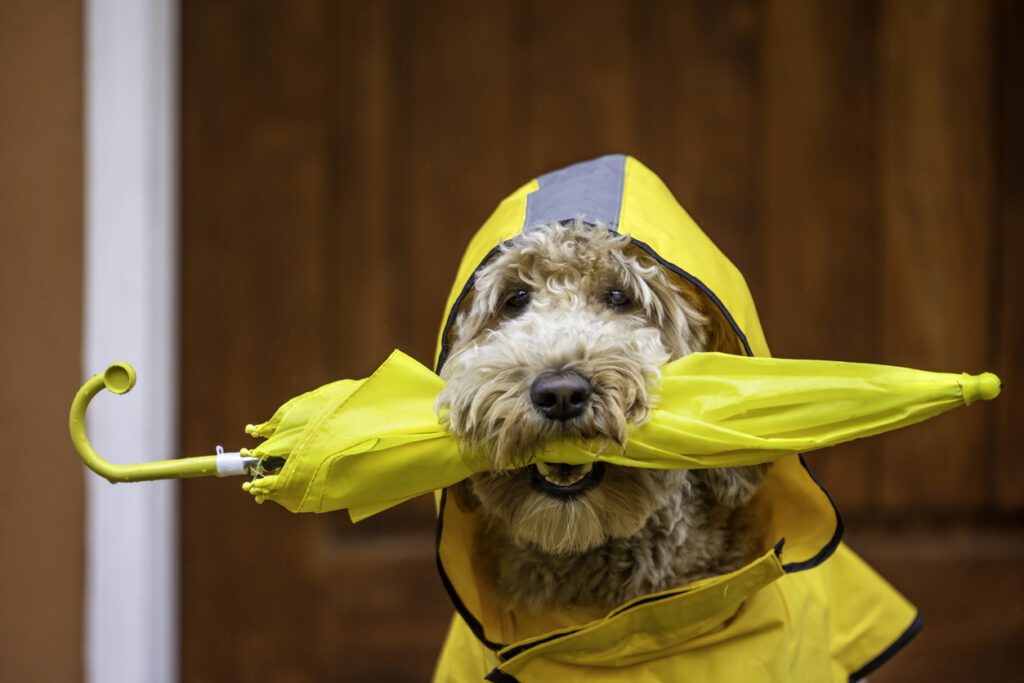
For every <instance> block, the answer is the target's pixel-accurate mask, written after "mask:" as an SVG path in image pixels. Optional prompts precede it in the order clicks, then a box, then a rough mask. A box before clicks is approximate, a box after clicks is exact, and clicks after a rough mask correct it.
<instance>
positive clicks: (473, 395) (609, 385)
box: [438, 222, 731, 553]
mask: <svg viewBox="0 0 1024 683" xmlns="http://www.w3.org/2000/svg"><path fill="white" fill-rule="evenodd" d="M709 309H710V307H709V306H708V305H706V304H705V303H704V301H703V295H701V294H699V293H698V292H697V291H696V290H695V289H694V288H693V287H692V286H691V285H689V283H687V282H685V281H684V280H682V278H678V277H677V276H675V275H674V274H672V273H671V272H669V271H668V270H667V269H665V268H664V267H662V266H660V265H659V264H658V263H656V262H655V261H654V260H653V259H652V258H651V257H650V256H648V255H647V254H646V253H644V252H642V251H641V250H640V249H638V248H637V247H635V246H633V245H631V243H630V241H629V238H628V237H625V236H621V235H617V234H615V233H613V232H611V231H609V230H607V229H606V228H603V227H594V226H590V225H587V224H585V223H580V222H572V223H568V224H564V225H563V224H553V225H551V226H547V227H541V228H537V229H533V230H531V231H528V232H527V233H525V234H523V235H521V236H520V237H517V238H516V239H515V240H514V241H512V242H511V243H509V244H508V245H506V246H505V247H504V248H503V250H502V251H501V252H500V253H499V254H497V255H496V256H495V257H493V258H492V259H491V260H490V261H489V262H488V263H487V264H486V265H485V266H484V267H483V268H482V269H481V270H480V271H479V272H478V273H477V279H476V283H475V285H474V288H473V290H472V293H471V294H470V296H468V297H467V299H466V300H465V301H463V303H462V306H461V307H460V311H459V314H458V315H457V318H456V322H455V325H454V326H453V329H452V330H451V333H450V334H451V336H450V338H449V339H450V342H451V352H450V354H449V356H448V359H447V361H446V362H445V365H444V367H443V368H442V372H441V375H442V377H443V378H444V379H445V380H446V386H445V389H444V390H443V391H442V392H441V394H440V395H439V397H438V410H439V413H440V415H441V417H442V419H443V420H445V421H446V422H447V426H448V429H449V430H450V431H451V432H452V434H453V435H454V436H455V437H456V438H457V439H459V440H460V442H461V443H462V445H463V447H464V448H467V449H485V450H486V451H487V452H488V453H489V456H490V458H491V460H492V463H493V466H494V468H495V469H496V470H502V471H500V472H489V473H484V474H480V475H476V476H475V477H473V478H472V479H471V488H472V493H473V494H474V497H475V498H476V499H477V500H478V501H479V504H480V507H481V508H482V510H483V512H484V513H485V514H486V516H487V519H488V521H489V522H490V523H491V524H501V525H503V526H504V527H505V528H504V531H505V533H506V535H507V536H508V537H509V538H511V539H512V540H513V542H516V543H518V544H521V545H533V546H536V547H539V548H540V549H541V550H543V551H545V552H549V553H579V552H583V551H585V550H588V549H591V548H594V547H596V546H599V545H601V544H602V543H604V542H605V541H607V540H608V539H610V538H626V537H629V536H631V535H633V534H635V533H636V532H637V531H638V530H639V529H640V528H641V527H642V526H643V525H644V524H645V522H646V520H647V519H648V518H649V517H650V515H651V513H652V512H653V511H655V510H656V509H658V508H659V507H661V506H662V505H663V504H664V503H665V501H666V500H667V498H668V496H669V495H671V494H672V493H673V492H674V491H677V490H678V489H679V488H680V487H683V486H686V485H687V477H688V474H687V473H686V472H685V471H682V470H646V469H638V468H628V467H616V466H612V465H603V464H597V465H594V466H592V467H591V466H571V465H567V464H558V463H541V464H538V465H533V466H529V467H521V466H519V467H517V464H521V463H522V462H524V461H525V459H526V458H527V457H528V456H530V455H531V454H534V453H536V452H537V451H538V450H539V449H541V448H542V447H544V446H545V445H546V444H548V443H549V442H552V441H558V440H564V439H567V438H568V439H574V438H580V439H592V438H598V439H606V440H607V441H609V442H615V443H618V444H623V443H624V442H625V440H626V436H627V428H628V427H629V425H631V424H641V423H643V422H644V421H645V420H647V419H648V418H649V417H650V413H651V405H652V402H653V401H654V399H655V398H656V392H657V388H658V376H659V368H660V366H661V365H663V364H664V363H666V362H668V361H669V360H672V359H674V358H678V357H680V356H682V355H685V354H688V353H692V352H693V351H698V350H705V349H708V348H716V349H720V350H731V349H729V348H728V346H729V343H730V342H729V341H728V340H729V338H730V337H731V331H727V330H724V329H721V324H720V321H718V320H717V318H716V317H715V312H714V311H711V310H709Z"/></svg>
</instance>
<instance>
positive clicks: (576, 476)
mask: <svg viewBox="0 0 1024 683" xmlns="http://www.w3.org/2000/svg"><path fill="white" fill-rule="evenodd" d="M592 469H593V465H590V464H587V465H562V464H558V463H556V464H551V463H546V462H538V463H537V470H538V471H539V472H540V474H541V476H542V477H544V478H545V479H546V480H548V481H549V482H551V483H552V484H554V485H556V486H571V485H573V484H575V483H576V482H578V481H579V480H580V479H582V478H583V477H585V476H587V475H588V474H589V473H590V470H592Z"/></svg>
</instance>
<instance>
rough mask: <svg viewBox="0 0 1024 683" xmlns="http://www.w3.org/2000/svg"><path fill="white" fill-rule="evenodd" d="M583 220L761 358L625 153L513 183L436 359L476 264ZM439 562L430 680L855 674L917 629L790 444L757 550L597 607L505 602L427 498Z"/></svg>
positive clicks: (753, 338)
mask: <svg viewBox="0 0 1024 683" xmlns="http://www.w3.org/2000/svg"><path fill="white" fill-rule="evenodd" d="M571 219H582V220H585V221H587V222H590V223H593V224H595V225H604V226H607V227H608V228H609V229H611V230H615V231H617V232H619V233H621V234H624V235H629V236H630V238H631V239H632V242H633V244H635V245H636V246H638V247H639V248H640V249H642V250H644V251H645V252H647V253H648V254H649V255H650V256H651V257H653V258H654V259H655V260H657V261H658V262H659V263H660V264H662V266H664V267H665V268H668V269H670V270H672V271H674V272H675V273H677V274H678V275H680V276H682V277H684V278H686V279H687V280H688V281H690V282H691V283H693V285H695V286H696V287H697V288H698V289H699V290H701V291H702V292H703V293H704V294H705V295H706V296H707V298H708V299H709V300H710V301H711V302H712V304H713V305H715V306H717V307H718V308H719V309H720V310H721V313H722V315H723V316H724V318H725V319H726V320H727V321H728V322H729V323H730V325H731V326H732V329H733V331H734V332H735V333H736V336H737V337H738V338H739V340H740V342H741V344H742V347H743V349H744V350H745V352H746V354H747V355H750V356H762V357H767V356H769V355H770V353H769V349H768V344H767V342H766V340H765V336H764V332H763V331H762V329H761V324H760V321H759V320H758V315H757V310H756V309H755V306H754V301H753V298H752V296H751V294H750V292H749V290H748V288H747V285H746V282H745V281H744V279H743V276H742V275H741V273H740V272H739V270H737V269H736V267H735V266H734V265H733V264H732V263H731V262H730V261H729V260H728V259H727V258H726V257H725V255H724V254H722V252H721V251H720V250H719V249H718V248H717V247H716V246H715V245H714V243H713V242H712V241H711V240H710V239H709V238H708V236H707V235H705V234H704V232H702V231H701V229H700V228H699V227H698V226H697V224H696V223H695V222H694V221H693V219H692V218H691V217H690V216H689V215H688V214H687V213H686V211H685V210H684V209H683V208H682V206H680V204H679V203H678V202H677V201H676V199H675V198H674V197H673V196H672V194H671V192H670V191H669V190H668V188H667V187H666V186H665V185H664V183H662V181H661V180H660V179H659V178H658V177H657V176H656V175H655V174H654V173H652V172H651V171H650V170H649V169H647V168H646V167H644V166H643V165H642V164H641V163H640V162H638V161H637V160H636V159H634V158H632V157H628V156H622V155H612V156H605V157H601V158H598V159H594V160H591V161H587V162H583V163H579V164H576V165H573V166H570V167H567V168H565V169H562V170H559V171H555V172H553V173H549V174H546V175H543V176H541V177H539V178H537V179H535V180H532V181H530V182H529V183H527V184H525V185H523V186H522V187H520V188H519V189H518V190H516V191H515V192H513V193H512V194H511V195H509V196H508V197H507V198H505V200H504V201H502V202H501V204H499V206H498V208H497V209H496V210H495V211H494V213H493V214H492V215H491V216H490V218H489V219H488V220H487V222H486V223H485V224H484V225H483V226H482V227H481V228H480V230H479V231H478V232H477V233H476V234H475V235H474V237H473V238H472V240H471V242H470V244H469V247H468V248H467V250H466V252H465V255H464V256H463V258H462V261H461V265H460V267H459V270H458V274H457V277H456V279H455V283H454V285H453V287H452V290H451V293H450V295H449V297H448V304H447V309H446V314H445V317H444V321H443V324H442V326H441V330H440V333H439V336H438V344H437V353H436V359H435V360H436V364H435V369H436V370H438V371H440V369H441V367H442V366H443V364H444V362H445V360H446V358H447V356H448V352H449V346H448V344H449V341H450V340H449V331H450V328H451V326H452V323H453V321H454V320H455V317H456V315H457V313H458V310H459V305H460V303H461V302H462V301H463V299H464V297H465V296H466V295H467V294H468V293H469V291H470V290H471V289H472V287H473V283H474V274H475V272H476V271H477V270H478V269H479V268H480V267H481V266H482V265H483V264H485V263H486V262H487V261H488V260H489V259H490V258H491V257H492V256H494V255H495V254H496V253H497V252H498V250H499V247H500V245H501V244H502V243H503V242H504V241H507V240H509V239H511V238H514V237H515V236H516V235H518V234H520V233H521V232H522V231H523V230H525V229H528V228H530V227H531V226H534V225H538V224H547V223H550V222H552V221H563V220H571ZM438 504H439V518H438V531H437V542H438V557H437V561H438V568H439V570H440V573H441V578H442V582H443V583H444V586H445V588H446V589H447V591H448V593H449V594H450V596H451V598H452V600H453V602H454V604H455V607H456V611H457V614H456V616H455V618H454V620H453V622H452V626H451V630H450V632H449V636H448V640H447V642H446V646H445V649H444V651H443V653H442V656H441V659H440V661H439V663H438V668H437V671H436V673H435V680H436V681H465V680H481V679H482V678H485V677H486V678H487V680H491V681H506V682H507V681H516V680H519V681H524V682H526V681H554V680H558V681H572V680H587V681H597V680H634V681H669V680H681V679H680V672H683V671H685V672H687V680H696V681H719V680H720V681H839V680H848V679H851V680H854V679H856V678H857V677H859V676H860V675H862V674H864V673H866V672H867V671H869V670H870V669H872V668H873V667H874V666H877V665H878V664H879V663H880V662H881V661H882V660H884V659H886V658H887V657H888V656H890V655H891V654H892V653H893V652H895V650H897V649H899V647H900V646H901V645H902V644H904V643H905V642H906V641H908V640H909V639H910V637H912V635H913V634H915V633H916V631H917V629H918V628H919V626H920V620H919V619H918V617H917V612H916V610H915V609H914V607H913V606H912V605H910V604H909V603H908V602H907V601H906V600H905V599H904V598H902V597H901V596H900V595H899V594H898V593H897V592H896V591H895V590H894V589H892V588H891V587H890V586H889V585H888V584H887V583H886V582H885V581H884V580H883V579H881V578H880V577H879V576H878V575H877V574H876V573H875V572H874V571H873V570H871V569H870V568H869V567H868V566H867V565H866V564H865V563H863V562H862V561H861V560H860V559H859V558H858V557H857V556H856V555H855V554H854V553H853V552H852V551H850V550H849V549H848V548H846V547H845V546H844V545H843V544H842V543H841V538H842V532H843V523H842V520H841V518H840V515H839V512H838V510H837V509H836V507H835V505H834V504H833V502H832V500H831V499H830V497H829V495H828V493H827V492H826V491H825V489H824V488H823V487H822V486H821V484H820V483H819V482H818V481H817V480H816V479H815V478H814V476H813V475H812V473H811V472H810V470H809V469H808V468H807V467H806V466H805V464H804V462H803V460H802V459H801V457H800V456H799V455H797V454H795V453H794V454H791V455H787V456H785V457H783V458H781V459H779V460H777V461H776V462H775V464H774V465H773V466H772V468H771V469H770V470H769V473H768V475H767V477H766V480H765V483H764V485H763V487H762V490H761V492H760V493H759V495H758V497H757V499H756V500H755V503H754V504H755V505H756V506H758V511H759V515H760V518H761V519H763V520H764V521H765V524H766V528H765V539H764V547H763V552H762V553H761V555H760V557H759V558H758V559H756V560H755V561H753V562H751V563H750V564H748V565H747V566H745V567H743V568H742V569H740V570H738V571H735V572H733V573H731V574H727V575H724V576H718V577H713V578H709V579H705V580H702V581H698V582H696V583H693V584H689V585H686V586H681V587H679V588H676V589H672V590H668V591H665V592H663V593H658V594H654V595H648V596H644V597H641V598H638V599H636V600H633V601H631V602H629V603H627V604H624V605H621V606H619V607H617V608H616V609H614V610H612V611H610V612H609V613H607V614H585V615H566V614H550V615H544V616H541V617H530V618H528V617H526V616H525V615H522V614H518V613H516V612H515V610H513V609H511V608H510V607H509V606H508V605H505V604H503V603H502V601H501V600H500V599H499V598H498V597H497V595H496V593H495V591H494V589H493V587H492V586H490V585H489V583H488V580H487V578H486V576H485V573H484V571H483V570H482V568H481V557H480V554H479V553H478V552H477V550H476V548H475V540H474V539H475V536H476V532H477V529H478V528H479V526H480V524H481V520H480V519H479V517H478V516H477V515H476V514H475V513H474V512H472V511H470V510H467V509H463V508H462V507H460V505H459V503H458V501H457V499H456V497H455V496H450V495H447V493H446V492H444V491H442V492H440V494H439V498H438Z"/></svg>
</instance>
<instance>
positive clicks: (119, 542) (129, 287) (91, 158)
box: [55, 0, 178, 683]
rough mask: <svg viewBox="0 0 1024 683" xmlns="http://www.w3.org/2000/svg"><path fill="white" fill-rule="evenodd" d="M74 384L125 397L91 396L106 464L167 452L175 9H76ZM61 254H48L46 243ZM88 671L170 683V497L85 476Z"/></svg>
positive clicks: (133, 5) (172, 333)
mask: <svg viewBox="0 0 1024 683" xmlns="http://www.w3.org/2000/svg"><path fill="white" fill-rule="evenodd" d="M85 8H86V22H85V31H86V36H85V45H86V48H85V50H86V55H85V69H86V74H85V100H86V112H85V116H86V138H85V144H86V162H85V163H86V169H85V170H86V173H85V178H86V235H85V261H86V263H85V339H84V354H83V355H84V368H83V375H86V376H87V375H91V374H93V373H95V372H99V371H100V370H102V369H103V368H105V367H106V366H107V364H108V363H110V362H111V361H114V360H125V361H128V362H130V363H132V364H133V365H134V366H135V368H136V369H137V370H138V374H139V380H138V385H137V387H136V389H135V390H134V391H133V392H132V393H130V394H128V395H127V396H124V397H108V396H103V397H101V398H102V399H105V400H103V401H102V402H101V401H97V405H96V407H95V408H96V409H95V410H90V415H89V419H90V422H89V434H90V436H91V438H92V440H93V443H94V444H95V445H96V447H97V450H99V452H101V453H103V454H104V455H105V456H106V457H108V458H110V459H111V460H112V461H115V462H131V461H138V460H145V459H160V458H166V457H170V456H172V455H173V454H174V453H175V451H176V448H175V446H176V442H175V433H176V423H177V420H176V417H177V416H176V413H177V386H176V384H177V381H176V380H177V346H178V344H177V329H176V328H177V325H176V306H177V289H178V288H177V225H176V222H177V216H176V204H177V202H176V189H177V188H176V175H177V63H178V50H177V44H178V41H177V30H178V7H177V2H176V0H87V2H86V4H85ZM55 248H59V245H55ZM87 481H88V484H87V486H88V490H87V517H88V519H87V523H86V538H87V560H86V571H87V578H86V642H85V644H84V646H85V649H86V651H85V657H86V672H87V680H89V681H92V682H93V683H117V682H120V681H125V682H134V681H146V682H147V683H170V682H172V681H175V680H177V676H178V635H177V630H178V606H177V603H178V601H177V524H176V521H177V520H176V498H175V495H176V487H175V485H174V484H173V483H172V482H160V483H144V484H121V485H118V486H113V485H111V484H108V483H107V482H106V481H104V480H103V479H100V478H99V477H96V476H89V477H87Z"/></svg>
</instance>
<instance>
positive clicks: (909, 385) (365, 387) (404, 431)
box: [249, 351, 999, 519]
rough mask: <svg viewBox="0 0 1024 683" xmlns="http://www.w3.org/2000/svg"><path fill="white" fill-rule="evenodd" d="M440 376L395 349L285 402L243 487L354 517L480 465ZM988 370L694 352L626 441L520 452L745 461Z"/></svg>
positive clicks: (892, 420) (675, 367)
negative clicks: (271, 467) (458, 429)
mask: <svg viewBox="0 0 1024 683" xmlns="http://www.w3.org/2000/svg"><path fill="white" fill-rule="evenodd" d="M442 386H443V382H442V381H441V379H440V378H439V377H438V376H437V375H436V374H434V373H433V372H432V371H431V370H429V369H427V368H426V367H424V366H423V365H421V364H420V363H418V362H417V361H415V360H413V359H412V358H410V357H409V356H407V355H405V354H403V353H401V352H399V351H396V352H394V353H393V354H392V355H391V356H390V357H389V358H388V360H387V361H385V362H384V364H383V365H381V367H380V368H379V369H378V370H377V371H376V372H375V373H374V374H373V375H372V376H370V377H369V378H367V379H365V380H359V381H351V380H343V381H340V382H334V383H332V384H328V385H327V386H324V387H321V388H320V389H317V390H315V391H312V392H309V393H307V394H303V395H302V396H299V397H297V398H294V399H292V400H291V401H289V402H288V403H286V404H285V405H284V406H282V407H281V408H280V409H279V410H278V411H277V413H275V414H274V416H273V417H272V418H271V419H270V420H269V421H267V422H266V423H263V424H261V425H258V426H255V427H251V428H250V429H249V432H250V433H251V434H254V435H256V436H261V437H264V438H266V439H267V440H266V441H264V442H263V443H262V444H260V446H258V447H257V448H256V449H254V450H253V451H251V452H252V454H254V455H256V456H258V457H267V456H272V455H277V456H284V457H286V458H287V460H286V463H285V466H284V467H283V468H282V470H281V472H280V473H279V474H275V475H270V476H266V477H263V478H261V479H257V480H255V481H254V482H252V483H251V484H250V485H249V491H250V493H252V494H253V495H255V496H256V497H257V499H258V500H259V501H263V500H264V499H270V500H274V501H276V502H278V503H280V504H281V505H283V506H285V507H286V508H288V509H289V510H291V511H293V512H326V511H330V510H340V509H348V510H350V512H351V514H352V516H353V518H354V519H361V518H363V517H365V516H367V515H369V514H372V513H374V512H378V511H380V510H382V509H384V508H386V507H389V506H391V505H395V504H398V503H401V502H403V501H405V500H408V499H409V498H412V497H415V496H418V495H422V494H425V493H429V492H431V491H435V490H437V489H441V488H445V487H447V486H451V485H452V484H455V483H457V482H459V481H461V480H463V479H465V478H467V477H469V476H470V475H471V474H473V473H474V472H480V471H484V470H486V469H488V466H489V463H488V459H487V456H486V453H475V454H466V453H460V451H459V448H458V446H457V444H456V443H455V441H454V440H453V439H452V437H451V436H450V435H449V434H448V433H447V432H446V431H445V430H444V429H443V427H442V425H441V424H440V423H439V422H438V419H437V417H436V416H435V412H434V402H435V399H436V396H437V393H438V391H440V389H441V388H442ZM998 391H999V380H998V379H997V378H996V377H995V376H994V375H991V374H985V375H981V376H977V377H975V376H971V375H966V374H963V375H958V374H950V373H935V372H925V371H922V370H912V369H909V368H900V367H891V366H885V365H871V364H867V363H841V362H836V361H806V360H783V359H778V358H758V357H745V356H734V355H728V354H721V353H695V354H692V355H690V356H685V357H683V358H680V359H678V360H675V361H673V362H671V363H669V364H667V365H665V366H664V367H663V368H662V378H661V386H660V393H659V400H658V403H657V406H656V407H655V409H654V411H653V414H652V417H651V420H650V421H649V422H647V423H645V424H644V425H643V426H641V427H639V428H635V429H633V430H631V432H630V434H629V439H628V441H627V443H626V445H625V447H624V448H623V447H621V446H620V445H618V444H615V443H609V442H602V441H591V442H586V443H570V442H566V443H558V444H551V445H549V446H548V447H547V448H546V450H544V451H543V452H541V453H538V454H537V455H536V456H535V457H534V458H531V459H530V460H529V462H532V461H534V460H535V459H538V460H548V461H553V462H569V463H588V462H594V461H595V460H600V461H604V462H607V463H611V464H614V465H625V466H631V467H652V468H663V469H668V468H703V467H732V466H740V465H756V464H760V463H765V462H772V461H775V460H778V459H780V458H783V457H786V456H788V455H790V454H792V453H794V452H808V451H813V450H817V449H820V448H825V447H827V446H832V445H834V444H837V443H842V442H844V441H849V440H851V439H855V438H859V437H862V436H871V435H873V434H877V433H880V432H883V431H887V430H891V429H896V428H899V427H903V426H906V425H909V424H914V423H916V422H920V421H921V420H924V419H927V418H929V417H932V416H934V415H938V414H939V413H942V412H945V411H947V410H950V409H952V408H955V407H957V406H960V405H964V404H965V403H966V404H969V403H971V402H973V401H974V400H975V399H976V398H977V397H979V396H982V397H984V398H992V397H994V396H995V395H996V394H998Z"/></svg>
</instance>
